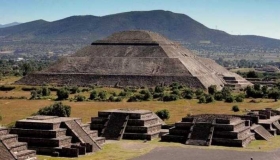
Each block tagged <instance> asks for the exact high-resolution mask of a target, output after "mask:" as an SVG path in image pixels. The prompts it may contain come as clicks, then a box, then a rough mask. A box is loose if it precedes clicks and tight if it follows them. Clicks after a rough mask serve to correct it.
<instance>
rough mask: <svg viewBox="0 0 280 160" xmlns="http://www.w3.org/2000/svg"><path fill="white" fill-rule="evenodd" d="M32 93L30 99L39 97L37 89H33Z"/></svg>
mask: <svg viewBox="0 0 280 160" xmlns="http://www.w3.org/2000/svg"><path fill="white" fill-rule="evenodd" d="M30 94H31V97H30V99H37V98H38V94H37V91H36V90H32V91H31V92H30Z"/></svg>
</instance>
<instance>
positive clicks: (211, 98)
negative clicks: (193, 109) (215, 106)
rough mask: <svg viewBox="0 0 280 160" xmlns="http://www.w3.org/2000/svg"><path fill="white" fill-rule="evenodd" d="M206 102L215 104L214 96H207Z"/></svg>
mask: <svg viewBox="0 0 280 160" xmlns="http://www.w3.org/2000/svg"><path fill="white" fill-rule="evenodd" d="M205 101H206V103H211V102H214V98H213V96H212V95H206V96H205Z"/></svg>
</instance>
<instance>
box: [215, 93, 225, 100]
mask: <svg viewBox="0 0 280 160" xmlns="http://www.w3.org/2000/svg"><path fill="white" fill-rule="evenodd" d="M214 99H215V100H216V101H222V100H223V94H222V92H216V93H215V95H214Z"/></svg>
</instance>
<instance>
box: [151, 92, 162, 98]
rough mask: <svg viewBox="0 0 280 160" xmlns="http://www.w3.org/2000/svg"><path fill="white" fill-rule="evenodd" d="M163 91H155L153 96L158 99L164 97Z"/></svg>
mask: <svg viewBox="0 0 280 160" xmlns="http://www.w3.org/2000/svg"><path fill="white" fill-rule="evenodd" d="M163 95H164V94H163V93H154V95H153V98H154V99H157V98H162V97H163Z"/></svg>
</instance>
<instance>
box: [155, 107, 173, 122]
mask: <svg viewBox="0 0 280 160" xmlns="http://www.w3.org/2000/svg"><path fill="white" fill-rule="evenodd" d="M156 115H157V116H158V117H159V118H160V119H162V120H168V119H169V118H170V114H169V111H168V110H167V109H163V110H159V111H156Z"/></svg>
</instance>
